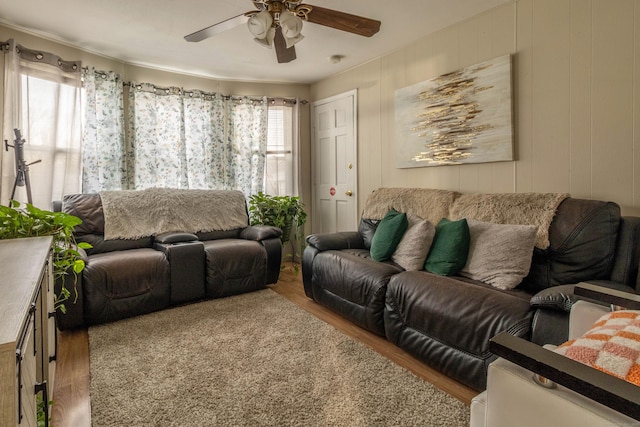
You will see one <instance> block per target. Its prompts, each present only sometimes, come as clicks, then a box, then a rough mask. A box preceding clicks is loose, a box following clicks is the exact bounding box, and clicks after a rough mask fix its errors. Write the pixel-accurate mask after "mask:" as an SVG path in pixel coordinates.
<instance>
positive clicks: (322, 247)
mask: <svg viewBox="0 0 640 427" xmlns="http://www.w3.org/2000/svg"><path fill="white" fill-rule="evenodd" d="M307 244H308V245H309V246H313V247H314V248H316V249H318V251H320V252H324V251H329V250H340V249H365V245H364V239H363V238H362V236H361V235H360V233H358V232H357V231H347V232H338V233H322V234H310V235H309V236H307Z"/></svg>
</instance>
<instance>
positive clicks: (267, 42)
mask: <svg viewBox="0 0 640 427" xmlns="http://www.w3.org/2000/svg"><path fill="white" fill-rule="evenodd" d="M275 37H276V29H275V28H274V27H271V28H269V29H268V30H267V36H266V37H264V38H262V39H259V38H257V37H255V38H254V39H253V40H254V41H255V42H256V43H258V44H259V45H260V46H262V47H266V48H267V49H271V48H272V47H273V39H274V38H275Z"/></svg>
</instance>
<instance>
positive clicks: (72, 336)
mask: <svg viewBox="0 0 640 427" xmlns="http://www.w3.org/2000/svg"><path fill="white" fill-rule="evenodd" d="M271 289H273V290H274V291H276V292H278V293H279V294H281V295H282V296H284V297H285V298H287V299H289V300H290V301H292V302H293V303H295V304H297V305H298V306H300V307H302V308H304V309H305V310H307V311H308V312H309V313H311V314H313V315H314V316H316V317H318V318H320V319H322V320H324V321H325V322H327V323H329V324H330V325H332V326H334V327H335V328H336V329H338V330H340V331H342V332H343V333H345V334H347V335H349V336H351V337H353V338H354V339H356V340H358V341H360V342H361V343H363V344H365V345H367V346H368V347H370V348H372V349H373V350H375V351H377V352H378V353H380V354H381V355H383V356H385V357H386V358H388V359H390V360H392V361H393V362H395V363H397V364H398V365H400V366H402V367H404V368H405V369H407V370H409V371H411V372H413V373H414V374H415V375H417V376H418V377H420V378H423V379H425V380H426V381H429V382H430V383H432V384H434V385H435V386H436V387H438V388H440V389H441V390H443V391H445V392H447V393H449V394H450V395H452V396H454V397H456V398H458V399H459V400H461V401H462V402H464V403H466V404H469V403H470V402H471V399H472V398H473V397H474V396H475V395H476V394H477V392H476V391H474V390H472V389H470V388H468V387H465V386H464V385H462V384H460V383H458V382H456V381H454V380H452V379H450V378H448V377H446V376H444V375H442V374H440V373H438V372H436V371H434V370H433V369H431V368H429V367H428V366H426V365H425V364H423V363H421V362H419V361H418V360H417V359H415V358H413V357H412V356H411V355H409V354H408V353H406V352H404V351H403V350H401V349H400V348H398V347H396V346H395V345H393V344H391V343H390V342H389V341H387V340H385V339H384V338H382V337H379V336H377V335H375V334H372V333H370V332H368V331H365V330H364V329H361V328H359V327H358V326H355V325H354V324H353V323H351V322H349V321H348V320H345V319H344V318H342V317H340V316H339V315H337V314H334V313H333V312H331V311H329V310H327V309H325V308H324V307H321V306H320V305H318V304H316V303H315V302H314V301H312V300H310V299H309V298H307V297H306V296H305V294H304V290H303V287H302V281H301V274H298V275H295V274H293V273H292V272H290V271H288V270H285V271H283V272H282V274H281V275H280V281H278V283H277V284H276V285H273V286H272V287H271ZM58 340H59V341H58V362H57V369H56V379H55V390H54V392H53V402H54V403H53V411H52V415H51V422H52V424H53V425H54V426H55V427H83V426H90V425H91V405H90V397H89V379H90V376H89V335H88V333H87V330H86V329H82V330H77V331H62V332H60V333H59V334H58Z"/></svg>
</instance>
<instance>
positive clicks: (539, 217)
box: [449, 193, 569, 249]
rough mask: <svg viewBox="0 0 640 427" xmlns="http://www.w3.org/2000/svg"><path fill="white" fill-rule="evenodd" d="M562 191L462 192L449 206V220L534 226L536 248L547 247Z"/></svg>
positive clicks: (562, 195)
mask: <svg viewBox="0 0 640 427" xmlns="http://www.w3.org/2000/svg"><path fill="white" fill-rule="evenodd" d="M567 197H569V195H568V194H566V193H495V194H482V193H480V194H463V195H461V196H460V197H459V198H457V199H456V201H455V202H454V203H453V205H452V206H451V209H450V211H449V219H452V220H457V219H461V218H473V219H476V220H478V221H483V222H493V223H496V224H520V225H535V226H537V227H538V231H537V233H536V247H538V248H540V249H546V248H548V247H549V226H550V225H551V221H553V217H554V216H555V214H556V210H557V209H558V206H559V205H560V203H561V202H562V201H563V200H564V199H566V198H567Z"/></svg>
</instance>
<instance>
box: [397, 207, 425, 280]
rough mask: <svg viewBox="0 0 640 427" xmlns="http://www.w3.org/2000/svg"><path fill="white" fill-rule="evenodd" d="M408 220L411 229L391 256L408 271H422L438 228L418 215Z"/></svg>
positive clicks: (409, 216)
mask: <svg viewBox="0 0 640 427" xmlns="http://www.w3.org/2000/svg"><path fill="white" fill-rule="evenodd" d="M407 219H408V220H409V227H408V228H407V231H405V233H404V236H402V240H400V243H398V246H397V247H396V250H395V252H394V253H393V255H391V260H392V261H393V262H395V263H396V264H398V265H399V266H400V267H402V268H404V269H405V270H408V271H417V270H422V269H423V268H424V262H425V260H426V259H427V254H428V253H429V249H430V248H431V243H432V242H433V236H434V235H435V234H436V228H435V227H434V225H433V224H432V223H431V222H429V221H427V220H426V219H422V218H420V217H419V216H416V215H407Z"/></svg>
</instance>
